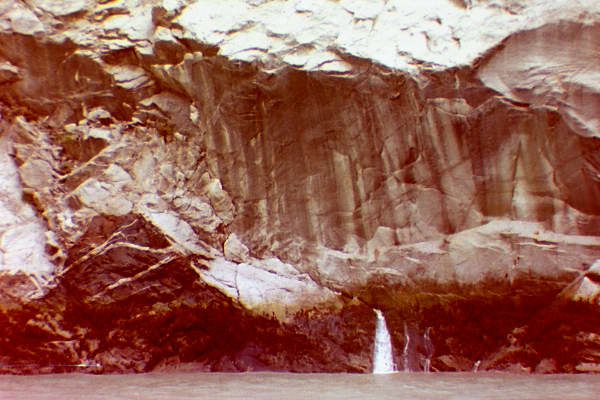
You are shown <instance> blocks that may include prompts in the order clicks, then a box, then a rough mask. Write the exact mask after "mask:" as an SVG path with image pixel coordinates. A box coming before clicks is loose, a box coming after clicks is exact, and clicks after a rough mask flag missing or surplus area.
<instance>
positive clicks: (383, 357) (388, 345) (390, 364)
mask: <svg viewBox="0 0 600 400" xmlns="http://www.w3.org/2000/svg"><path fill="white" fill-rule="evenodd" d="M374 311H375V314H376V315H377V325H376V327H375V344H374V346H373V373H374V374H389V373H392V372H395V371H396V367H395V366H394V355H393V353H392V338H391V337H390V332H389V331H388V329H387V325H386V323H385V317H384V316H383V313H382V312H381V311H380V310H374Z"/></svg>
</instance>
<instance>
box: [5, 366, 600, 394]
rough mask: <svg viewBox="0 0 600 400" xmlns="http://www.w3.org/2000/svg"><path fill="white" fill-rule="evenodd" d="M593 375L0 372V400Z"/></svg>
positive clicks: (503, 383) (449, 387) (591, 387)
mask: <svg viewBox="0 0 600 400" xmlns="http://www.w3.org/2000/svg"><path fill="white" fill-rule="evenodd" d="M598 398H600V375H514V374H507V373H477V374H473V373H431V374H425V373H404V372H401V373H396V374H390V375H360V374H356V375H355V374H291V373H262V372H261V373H258V372H253V373H239V374H237V373H197V372H169V373H148V374H140V375H84V374H62V375H37V376H9V375H4V376H0V399H2V400H13V399H15V400H16V399H18V400H22V399H28V400H35V399H60V400H67V399H88V400H95V399H98V400H100V399H102V400H106V399H127V400H132V399H144V400H152V399H161V400H163V399H244V400H247V399H309V400H317V399H343V400H350V399H360V400H367V399H394V400H398V399H444V400H449V399H469V400H471V399H502V400H506V399H511V400H512V399H561V400H562V399H586V400H587V399H598Z"/></svg>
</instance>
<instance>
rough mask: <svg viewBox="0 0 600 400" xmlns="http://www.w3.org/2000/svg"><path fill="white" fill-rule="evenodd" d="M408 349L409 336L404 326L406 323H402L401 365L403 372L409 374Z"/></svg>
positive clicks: (406, 327)
mask: <svg viewBox="0 0 600 400" xmlns="http://www.w3.org/2000/svg"><path fill="white" fill-rule="evenodd" d="M409 348H410V334H409V332H408V326H407V325H406V321H404V350H403V351H402V365H403V366H404V371H407V372H410V365H409V363H410V360H409V353H410V351H409Z"/></svg>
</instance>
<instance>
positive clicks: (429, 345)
mask: <svg viewBox="0 0 600 400" xmlns="http://www.w3.org/2000/svg"><path fill="white" fill-rule="evenodd" d="M430 332H431V327H429V328H427V329H425V333H424V334H423V344H424V347H425V364H424V365H423V371H424V372H430V371H431V357H432V356H433V350H434V349H433V342H432V341H431V337H430V336H429V333H430Z"/></svg>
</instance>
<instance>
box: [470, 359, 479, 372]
mask: <svg viewBox="0 0 600 400" xmlns="http://www.w3.org/2000/svg"><path fill="white" fill-rule="evenodd" d="M479 365H481V360H477V361H475V363H474V364H473V369H472V370H471V371H472V372H477V371H479Z"/></svg>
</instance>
